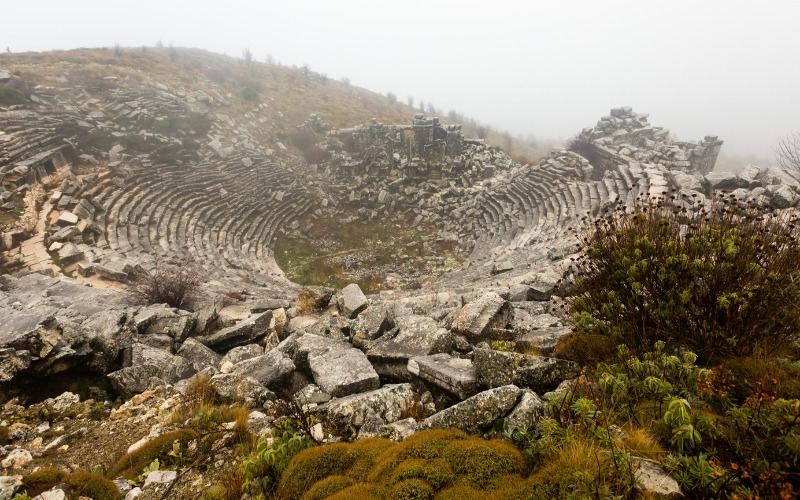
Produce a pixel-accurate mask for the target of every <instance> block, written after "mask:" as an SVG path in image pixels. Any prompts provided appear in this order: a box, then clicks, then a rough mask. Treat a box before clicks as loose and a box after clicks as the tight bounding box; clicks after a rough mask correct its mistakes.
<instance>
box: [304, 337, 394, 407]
mask: <svg viewBox="0 0 800 500" xmlns="http://www.w3.org/2000/svg"><path fill="white" fill-rule="evenodd" d="M308 366H309V368H310V369H311V375H312V376H313V377H314V382H316V384H317V385H319V386H320V387H321V388H322V389H323V390H324V391H325V392H327V393H328V394H330V395H332V396H334V397H343V396H349V395H350V394H355V393H359V392H366V391H371V390H374V389H377V388H379V387H380V386H381V382H380V379H379V378H378V373H377V372H376V371H375V369H374V368H372V365H371V364H370V363H369V361H368V360H367V357H366V356H365V355H364V353H363V352H361V351H359V350H358V349H355V348H349V349H331V350H328V351H325V352H321V353H315V354H310V355H309V356H308Z"/></svg>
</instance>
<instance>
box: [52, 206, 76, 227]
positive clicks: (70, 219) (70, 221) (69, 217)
mask: <svg viewBox="0 0 800 500" xmlns="http://www.w3.org/2000/svg"><path fill="white" fill-rule="evenodd" d="M77 223H78V216H77V215H75V214H73V213H72V212H67V211H66V210H65V211H63V212H61V213H60V214H59V216H58V219H57V220H56V225H57V226H61V227H65V226H74V225H75V224H77Z"/></svg>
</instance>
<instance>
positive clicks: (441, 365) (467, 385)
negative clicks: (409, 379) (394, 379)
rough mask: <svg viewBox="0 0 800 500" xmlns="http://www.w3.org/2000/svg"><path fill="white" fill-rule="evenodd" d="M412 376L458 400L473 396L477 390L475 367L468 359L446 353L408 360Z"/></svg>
mask: <svg viewBox="0 0 800 500" xmlns="http://www.w3.org/2000/svg"><path fill="white" fill-rule="evenodd" d="M407 367H408V371H409V372H411V374H412V375H416V376H417V377H419V378H421V379H422V380H425V381H427V382H430V383H432V384H433V385H435V386H437V387H440V388H442V389H444V390H446V391H447V392H450V393H451V394H454V395H455V396H457V397H458V398H459V399H467V398H468V397H470V396H474V395H475V393H476V392H478V390H477V384H476V379H475V367H474V366H472V361H471V360H469V359H461V358H454V357H452V356H450V355H449V354H446V353H441V354H432V355H430V356H418V357H415V358H411V359H410V360H408V365H407Z"/></svg>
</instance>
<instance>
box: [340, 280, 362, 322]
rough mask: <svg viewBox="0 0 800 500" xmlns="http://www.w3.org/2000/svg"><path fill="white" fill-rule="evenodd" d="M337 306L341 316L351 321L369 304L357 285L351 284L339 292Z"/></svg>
mask: <svg viewBox="0 0 800 500" xmlns="http://www.w3.org/2000/svg"><path fill="white" fill-rule="evenodd" d="M337 305H338V306H339V312H340V313H341V314H342V316H344V317H345V318H349V319H353V318H355V317H356V316H358V313H360V312H361V311H363V310H364V309H366V308H367V306H368V305H369V302H368V301H367V297H366V296H365V295H364V292H362V291H361V288H360V287H359V286H358V285H357V284H355V283H351V284H349V285H347V286H346V287H344V288H342V290H341V291H340V292H339V296H338V299H337Z"/></svg>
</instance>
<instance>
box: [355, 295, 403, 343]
mask: <svg viewBox="0 0 800 500" xmlns="http://www.w3.org/2000/svg"><path fill="white" fill-rule="evenodd" d="M392 324H393V322H392V320H391V318H390V317H389V311H388V310H387V308H386V305H385V304H376V305H371V306H369V307H367V308H366V309H364V311H362V312H361V314H359V315H358V317H356V319H354V320H353V323H352V325H351V326H350V341H351V342H352V343H353V345H354V346H356V347H358V348H359V349H364V350H366V349H369V347H370V346H372V343H373V342H374V341H375V339H377V338H379V337H380V336H381V335H383V334H384V333H386V332H387V331H388V330H389V329H391V327H392Z"/></svg>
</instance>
